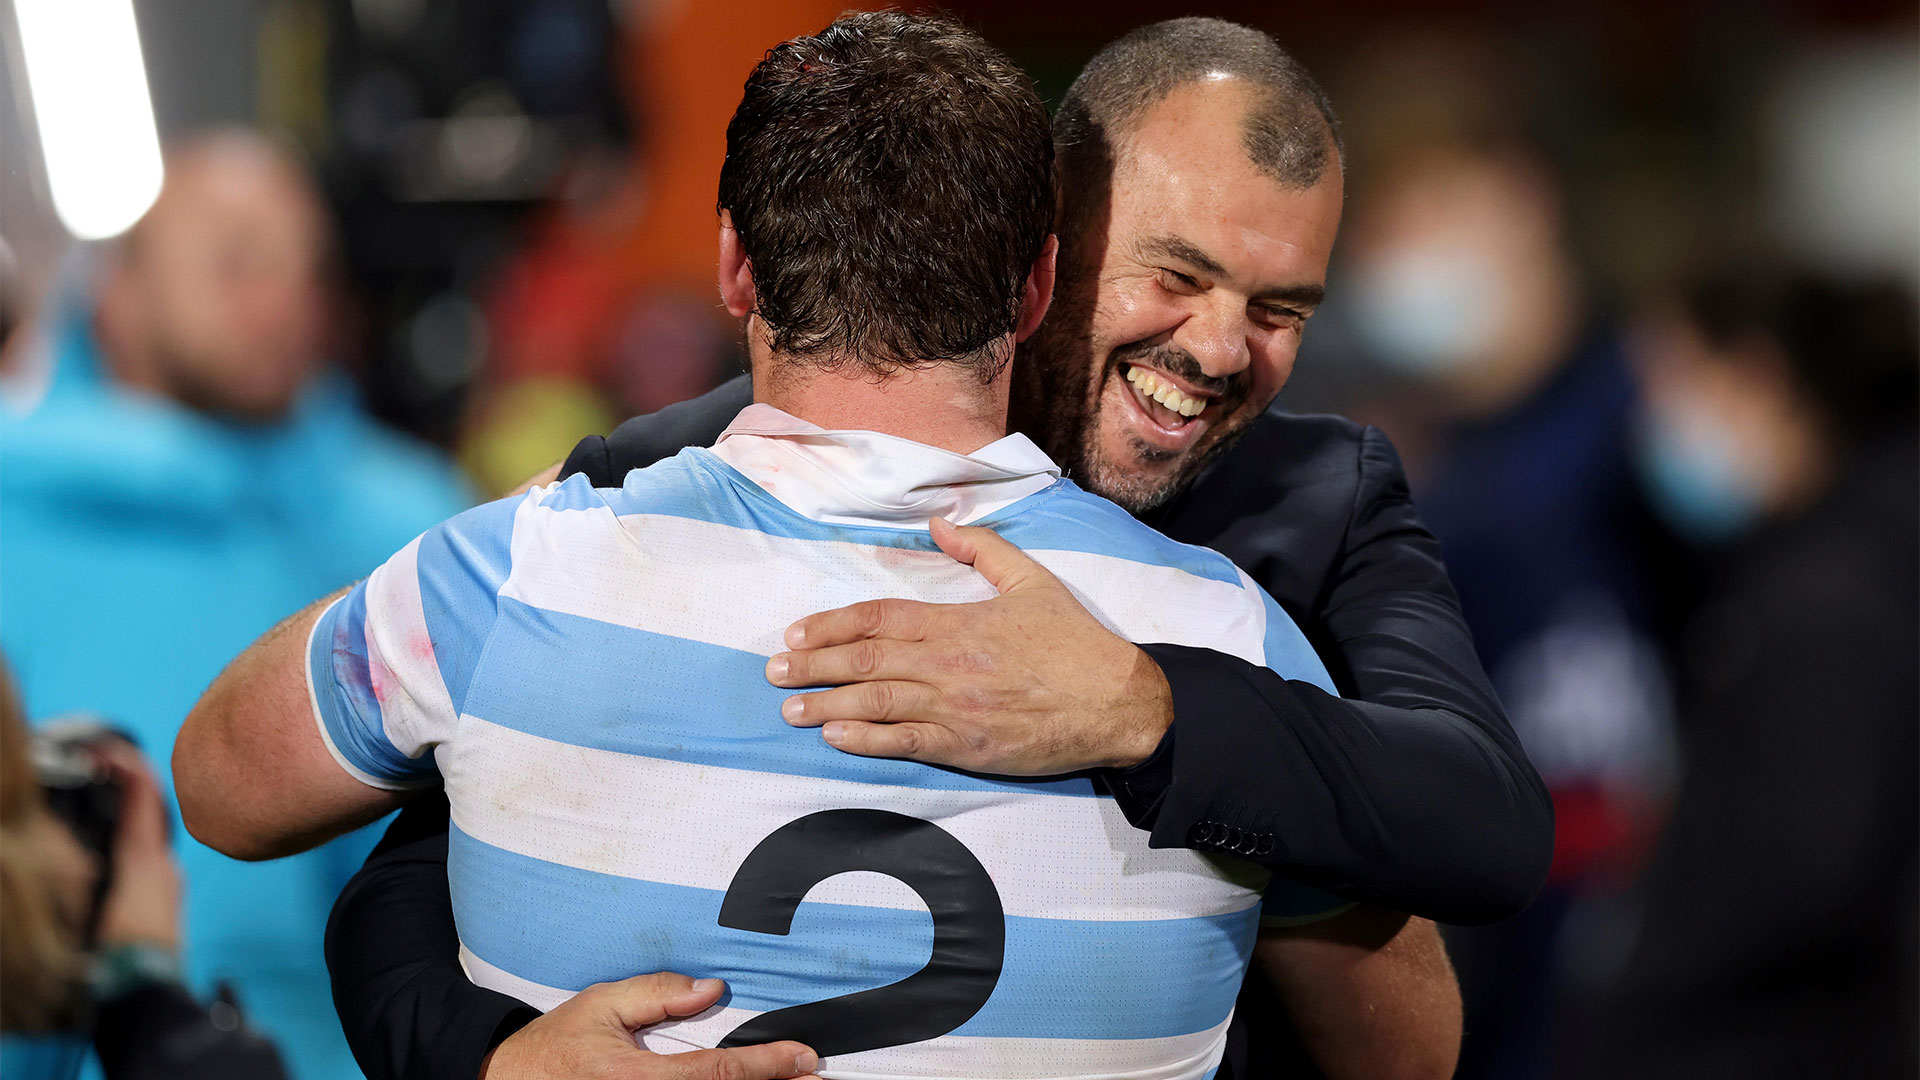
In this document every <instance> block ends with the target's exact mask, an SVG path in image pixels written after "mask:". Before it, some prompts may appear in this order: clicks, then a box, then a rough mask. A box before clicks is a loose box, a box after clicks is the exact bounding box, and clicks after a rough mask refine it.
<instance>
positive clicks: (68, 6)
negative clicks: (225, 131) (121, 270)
mask: <svg viewBox="0 0 1920 1080" xmlns="http://www.w3.org/2000/svg"><path fill="white" fill-rule="evenodd" d="M13 10H14V17H15V18H16V19H18V20H19V24H20V46H21V51H22V52H23V53H25V55H26V61H27V64H26V66H27V85H28V87H29V89H30V90H31V92H32V95H33V116H34V122H35V124H36V125H37V126H38V127H39V129H40V149H41V152H42V153H43V154H44V155H45V156H46V163H47V181H48V183H49V184H50V185H51V186H52V188H53V209H54V211H55V212H56V213H58V214H59V215H60V222H61V224H63V225H65V226H66V227H67V231H68V232H70V233H72V234H73V235H74V236H76V237H78V238H80V239H82V240H100V239H104V238H106V237H109V236H113V235H115V234H117V233H121V232H124V231H126V229H127V228H128V227H129V226H131V225H132V224H133V223H134V222H136V221H138V220H140V215H141V214H144V213H146V212H147V207H149V206H152V205H153V200H154V198H155V197H156V196H158V195H159V194H160V178H161V165H160V137H159V135H158V134H157V133H156V132H155V131H154V127H153V100H152V98H150V97H149V96H148V94H147V65H146V62H145V61H144V60H142V59H141V56H140V31H139V29H138V28H137V27H136V26H135V25H134V21H133V0H13Z"/></svg>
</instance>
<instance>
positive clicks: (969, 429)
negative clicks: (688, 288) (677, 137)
mask: <svg viewBox="0 0 1920 1080" xmlns="http://www.w3.org/2000/svg"><path fill="white" fill-rule="evenodd" d="M1058 248H1059V244H1058V242H1057V241H1056V240H1055V239H1054V238H1053V237H1051V236H1049V237H1048V238H1047V242H1046V244H1045V246H1044V247H1043V249H1042V250H1041V253H1040V257H1039V258H1038V259H1036V260H1035V261H1034V264H1033V268H1032V270H1031V271H1030V272H1029V273H1028V275H1027V280H1026V284H1025V286H1024V289H1023V291H1022V294H1021V300H1020V315H1019V318H1018V319H1017V320H1016V322H1015V325H1014V328H1013V331H1012V332H1011V333H1009V334H1008V335H1007V336H1006V337H1005V338H1003V339H1001V340H1000V341H998V342H995V343H994V345H993V346H992V347H991V351H992V352H993V353H995V354H998V355H1004V356H1011V355H1012V353H1013V347H1014V344H1015V343H1016V342H1020V341H1024V340H1026V339H1027V338H1028V337H1029V336H1031V335H1032V333H1033V332H1034V331H1035V330H1036V329H1038V328H1039V326H1040V320H1041V319H1043V318H1045V317H1046V313H1047V305H1048V304H1049V303H1051V302H1052V299H1053V274H1054V258H1055V255H1056V253H1057V251H1058ZM719 278H720V298H721V300H722V301H723V302H724V303H725V304H726V307H727V311H728V313H729V314H731V315H733V316H734V317H735V318H738V319H744V320H746V328H747V354H748V358H749V360H750V361H751V364H752V370H753V399H754V400H755V401H757V402H763V403H765V404H768V405H772V406H773V407H774V408H776V409H779V410H781V411H783V412H786V413H788V414H790V415H793V416H796V417H799V418H800V419H802V420H805V421H806V422H808V423H810V424H817V425H819V426H820V427H823V428H826V429H828V430H830V431H877V432H879V433H881V434H883V435H893V436H895V437H898V438H902V439H911V440H913V441H914V442H917V443H924V444H926V445H928V446H937V447H939V448H940V449H942V450H949V451H952V452H954V453H956V454H971V453H973V452H974V451H976V450H978V449H980V448H981V447H983V446H986V445H987V444H989V443H992V442H995V441H996V440H998V439H1000V438H1002V437H1004V436H1005V435H1006V433H1007V402H1008V397H1009V394H1010V391H1011V386H1012V381H1013V380H1012V379H1011V378H1010V377H1009V371H1010V370H1011V368H1012V364H1002V365H1001V366H1000V370H999V371H998V372H997V373H996V374H995V375H994V377H993V378H992V379H991V380H985V381H983V380H982V379H981V378H980V373H979V371H978V369H977V368H975V367H973V366H971V365H965V364H959V363H936V364H929V365H926V366H922V367H901V368H898V369H896V370H895V371H893V372H891V373H889V374H887V375H884V376H876V375H875V374H874V373H873V371H872V370H871V369H870V368H869V367H868V366H867V365H865V364H863V363H860V362H858V361H857V360H854V359H853V358H851V357H846V356H839V355H834V354H831V353H829V354H824V355H823V354H810V355H807V356H794V355H790V354H787V353H782V352H778V351H776V350H775V349H774V348H773V346H772V344H771V341H772V338H771V335H770V333H769V332H768V328H767V325H766V323H765V322H764V321H763V320H761V318H760V316H759V315H758V314H757V313H756V310H755V305H754V285H753V266H752V263H751V261H750V260H749V259H748V257H747V254H746V250H745V249H744V248H743V247H742V246H741V244H740V235H739V233H737V232H735V231H734V228H733V216H732V214H731V213H729V212H728V211H725V210H722V211H721V212H720V259H719Z"/></svg>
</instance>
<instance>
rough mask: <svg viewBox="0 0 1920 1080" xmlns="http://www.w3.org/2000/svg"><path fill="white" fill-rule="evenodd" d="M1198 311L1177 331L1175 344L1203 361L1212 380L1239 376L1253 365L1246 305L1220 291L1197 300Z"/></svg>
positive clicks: (1204, 368) (1174, 336)
mask: <svg viewBox="0 0 1920 1080" xmlns="http://www.w3.org/2000/svg"><path fill="white" fill-rule="evenodd" d="M1195 299H1196V300H1197V301H1199V303H1198V305H1197V307H1196V309H1195V310H1194V312H1193V313H1192V314H1191V315H1189V316H1188V317H1187V320H1186V321H1185V322H1183V323H1181V324H1180V328H1179V329H1177V330H1175V331H1174V334H1173V343H1174V344H1175V345H1177V346H1179V347H1180V348H1181V349H1184V350H1186V353H1187V355H1189V356H1191V357H1193V358H1194V359H1195V360H1198V361H1199V362H1200V369H1201V370H1202V371H1204V372H1206V374H1207V376H1208V377H1209V378H1214V379H1225V378H1231V377H1232V376H1234V375H1238V374H1239V373H1241V372H1242V371H1245V370H1246V369H1247V365H1248V364H1249V363H1251V362H1252V354H1251V353H1250V352H1248V350H1247V314H1246V305H1245V304H1244V303H1241V302H1238V301H1237V300H1236V299H1233V298H1229V297H1225V296H1221V295H1220V293H1219V290H1215V291H1214V292H1212V293H1210V294H1208V295H1206V296H1204V297H1196V298H1195Z"/></svg>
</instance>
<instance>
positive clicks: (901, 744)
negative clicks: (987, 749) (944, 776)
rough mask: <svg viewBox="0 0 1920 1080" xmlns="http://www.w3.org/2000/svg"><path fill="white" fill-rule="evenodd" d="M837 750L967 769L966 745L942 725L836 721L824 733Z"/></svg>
mask: <svg viewBox="0 0 1920 1080" xmlns="http://www.w3.org/2000/svg"><path fill="white" fill-rule="evenodd" d="M821 735H822V736H824V737H825V738H826V740H827V743H828V744H829V745H831V746H832V747H833V748H834V749H836V750H842V751H845V752H846V753H849V754H858V755H860V756H861V757H879V758H909V759H912V760H914V761H919V762H924V763H926V764H928V765H951V766H956V767H959V768H966V767H967V764H968V762H967V760H966V759H965V757H964V755H965V753H966V746H965V744H963V743H962V742H961V740H960V737H959V736H957V735H955V734H954V733H953V731H952V730H951V729H949V728H944V727H941V726H940V725H939V724H870V723H865V722H863V721H859V720H835V721H834V722H832V723H830V724H828V725H827V726H826V728H825V729H824V730H823V731H822V732H821Z"/></svg>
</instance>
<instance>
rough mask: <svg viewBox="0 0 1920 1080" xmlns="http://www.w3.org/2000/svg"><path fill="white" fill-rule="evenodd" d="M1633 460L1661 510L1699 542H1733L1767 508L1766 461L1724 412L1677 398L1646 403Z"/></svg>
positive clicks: (1678, 528) (1652, 500)
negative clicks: (1748, 446) (1749, 449)
mask: <svg viewBox="0 0 1920 1080" xmlns="http://www.w3.org/2000/svg"><path fill="white" fill-rule="evenodd" d="M1634 442H1635V446H1634V463H1635V465H1636V466H1637V467H1638V470H1639V473H1640V479H1641V481H1642V483H1643V484H1644V488H1645V491H1646V495H1647V501H1648V503H1649V504H1650V505H1651V506H1652V507H1653V510H1654V512H1655V513H1657V514H1659V515H1660V517H1661V518H1662V519H1663V520H1664V521H1666V523H1667V524H1668V525H1670V526H1672V527H1673V529H1674V530H1675V531H1676V532H1678V533H1680V535H1682V536H1684V537H1686V538H1687V539H1689V540H1691V541H1693V542H1695V543H1697V544H1719V543H1725V542H1726V541H1729V540H1732V539H1734V538H1735V537H1737V536H1739V535H1740V534H1742V533H1744V532H1746V531H1747V530H1748V529H1749V528H1751V527H1752V525H1753V524H1754V522H1756V521H1758V520H1759V518H1760V516H1761V514H1762V512H1763V511H1764V509H1765V491H1766V488H1767V484H1768V480H1769V477H1768V472H1767V468H1768V466H1767V463H1766V462H1765V461H1763V460H1761V459H1760V458H1758V457H1756V456H1755V455H1753V454H1751V453H1748V452H1746V449H1745V447H1744V446H1743V440H1742V439H1741V437H1740V433H1739V431H1737V430H1736V429H1735V428H1734V427H1733V425H1731V424H1729V423H1728V422H1727V421H1726V420H1725V419H1724V418H1723V417H1722V416H1721V415H1720V414H1719V413H1718V412H1716V411H1714V410H1712V409H1707V408H1702V407H1701V406H1699V405H1693V404H1686V403H1684V402H1681V401H1672V402H1668V403H1666V404H1664V405H1655V406H1651V407H1649V408H1648V409H1647V412H1646V415H1645V416H1643V417H1642V418H1641V422H1640V426H1639V429H1638V430H1637V432H1636V433H1635V440H1634Z"/></svg>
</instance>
